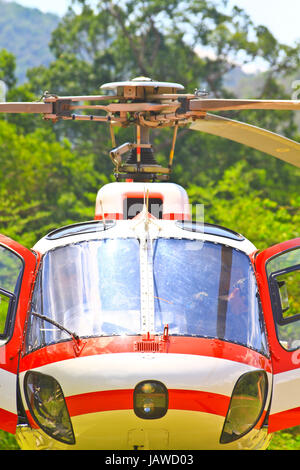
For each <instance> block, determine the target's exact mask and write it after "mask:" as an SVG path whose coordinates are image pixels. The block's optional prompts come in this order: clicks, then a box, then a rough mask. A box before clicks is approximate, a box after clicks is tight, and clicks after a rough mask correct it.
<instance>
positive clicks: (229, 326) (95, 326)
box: [26, 238, 267, 353]
mask: <svg viewBox="0 0 300 470" xmlns="http://www.w3.org/2000/svg"><path fill="white" fill-rule="evenodd" d="M150 253H151V260H150V261H151V262H150V263H149V260H148V261H147V269H146V272H147V273H148V274H147V275H148V284H147V286H149V289H148V291H147V295H148V298H150V303H151V308H148V307H147V308H146V309H145V306H143V305H144V304H143V301H144V299H143V295H144V294H143V290H145V285H143V284H142V278H143V276H142V272H145V266H143V263H144V261H143V259H144V258H143V257H142V256H141V244H140V242H139V240H138V239H135V238H124V239H121V238H120V239H99V240H89V241H83V242H79V243H74V244H70V245H65V246H63V247H58V248H55V249H53V250H51V251H49V252H47V253H46V254H45V255H44V257H43V260H42V265H41V268H40V271H39V274H38V278H37V282H36V285H35V289H34V294H33V300H32V306H31V310H32V315H31V317H30V325H29V328H28V331H27V341H26V343H27V350H28V351H31V350H33V349H36V348H39V347H41V346H44V345H46V344H51V343H54V342H57V341H61V340H64V339H66V338H67V337H68V335H67V333H66V332H65V331H63V329H59V328H57V327H56V326H55V325H54V324H53V323H50V322H49V321H47V320H45V317H47V318H49V319H51V320H54V321H55V322H57V323H59V324H60V325H62V326H64V327H65V328H66V329H68V330H70V331H73V332H75V333H76V334H77V335H80V336H112V335H123V334H126V335H137V334H141V333H143V332H144V330H143V328H144V326H143V325H144V321H145V318H144V317H145V315H146V316H147V315H148V316H153V319H152V323H151V324H152V325H154V333H155V334H162V332H163V330H164V326H165V325H168V326H169V334H170V335H185V336H186V335H192V336H200V337H210V338H220V339H225V340H227V341H232V342H237V343H240V344H244V345H247V346H249V347H252V348H254V349H256V350H258V351H261V352H264V353H265V352H266V351H267V346H266V339H265V334H264V328H263V324H262V321H261V317H260V310H259V302H258V298H257V287H256V281H255V277H254V273H253V270H252V266H251V264H250V261H249V258H248V257H247V256H246V255H245V254H244V253H242V252H241V251H238V250H236V249H234V248H230V247H227V246H225V245H221V244H217V243H212V242H208V241H205V242H202V241H200V240H193V239H166V238H158V239H155V240H153V241H152V245H151V252H150ZM148 258H149V257H148ZM149 268H150V270H149ZM148 300H149V299H148ZM34 313H38V314H39V316H35V315H34ZM41 315H43V317H44V318H41Z"/></svg>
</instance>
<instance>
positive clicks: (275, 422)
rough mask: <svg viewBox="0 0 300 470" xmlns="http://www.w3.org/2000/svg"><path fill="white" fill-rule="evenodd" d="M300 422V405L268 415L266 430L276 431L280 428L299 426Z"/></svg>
mask: <svg viewBox="0 0 300 470" xmlns="http://www.w3.org/2000/svg"><path fill="white" fill-rule="evenodd" d="M299 423H300V407H298V408H293V409H291V410H286V411H281V412H280V413H275V414H271V415H270V417H269V429H268V432H269V433H272V432H276V431H280V430H281V429H287V428H292V427H293V426H299Z"/></svg>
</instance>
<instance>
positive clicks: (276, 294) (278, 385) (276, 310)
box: [254, 238, 300, 432]
mask: <svg viewBox="0 0 300 470" xmlns="http://www.w3.org/2000/svg"><path fill="white" fill-rule="evenodd" d="M254 263H255V268H256V272H257V278H258V284H259V290H260V296H261V302H262V308H263V312H264V318H265V322H266V328H267V333H268V339H269V346H270V353H271V360H272V366H273V394H272V402H271V409H270V416H269V432H275V431H278V430H280V429H285V428H289V427H293V426H298V425H300V238H295V239H293V240H289V241H287V242H284V243H279V244H278V245H274V246H272V247H270V248H268V249H266V250H264V251H262V252H260V253H258V254H257V255H256V257H255V261H254Z"/></svg>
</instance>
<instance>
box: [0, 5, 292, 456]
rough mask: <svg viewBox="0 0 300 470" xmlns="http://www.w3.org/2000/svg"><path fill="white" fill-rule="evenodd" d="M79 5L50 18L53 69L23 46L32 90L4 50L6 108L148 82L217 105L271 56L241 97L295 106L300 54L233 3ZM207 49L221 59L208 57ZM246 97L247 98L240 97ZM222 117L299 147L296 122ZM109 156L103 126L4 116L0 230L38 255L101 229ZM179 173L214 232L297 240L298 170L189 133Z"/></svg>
mask: <svg viewBox="0 0 300 470" xmlns="http://www.w3.org/2000/svg"><path fill="white" fill-rule="evenodd" d="M73 3H74V5H75V6H76V7H80V11H81V12H80V13H75V11H74V9H73V8H70V9H69V11H68V13H67V14H66V15H65V16H64V17H63V18H62V19H61V21H59V22H58V21H57V19H56V18H51V21H52V23H51V25H50V26H49V27H50V28H51V30H52V35H51V39H50V42H49V50H50V53H49V54H50V55H49V56H47V59H46V60H44V59H43V57H42V56H41V55H40V52H39V50H38V49H35V47H33V42H34V43H35V44H34V46H35V45H36V43H37V42H39V39H37V40H36V41H32V42H31V43H30V44H28V46H26V48H24V47H23V49H22V50H23V51H26V54H29V51H31V52H30V53H31V54H33V58H35V59H36V58H38V59H39V62H38V63H37V62H36V61H33V59H32V61H31V65H30V68H28V69H27V74H26V78H24V77H23V80H22V79H20V75H19V73H18V75H17V69H18V67H19V64H18V62H16V58H15V55H14V54H13V53H12V51H11V50H7V49H5V48H3V49H1V50H0V80H3V81H4V82H5V83H6V85H7V87H8V91H7V100H8V101H25V100H38V99H40V97H41V96H42V94H43V92H44V91H45V90H49V91H51V92H52V93H57V94H60V95H68V94H74V95H79V94H96V93H99V86H100V85H101V84H103V83H106V82H110V81H117V80H124V79H130V78H134V77H135V76H140V75H145V76H148V77H151V78H153V79H157V80H161V81H164V80H165V81H173V82H178V83H182V84H183V85H184V86H185V89H186V91H187V92H192V91H194V89H195V88H201V89H203V88H206V89H207V90H208V91H209V93H210V97H221V96H222V97H237V95H236V94H235V93H236V91H235V88H234V86H231V87H229V86H228V77H230V76H231V77H232V76H233V75H232V74H234V73H235V72H236V69H237V67H236V65H235V64H236V62H237V61H239V62H240V63H241V62H244V63H247V62H249V61H252V60H254V59H255V58H258V57H262V58H264V60H265V62H266V63H267V65H268V69H267V71H266V72H265V73H263V74H260V76H259V77H258V78H257V79H256V81H255V87H250V86H249V82H246V85H244V87H243V86H239V88H238V90H239V96H238V97H249V98H252V97H255V98H273V99H284V98H287V99H290V98H291V94H292V92H293V91H294V90H293V88H292V81H293V79H294V78H295V77H297V74H298V75H299V71H300V59H299V57H300V54H299V52H300V44H295V46H294V47H291V46H286V45H284V44H280V43H279V42H278V41H277V40H276V38H275V37H274V36H273V35H272V34H271V33H270V32H269V31H268V29H267V28H266V27H264V26H263V25H255V24H253V23H252V21H251V18H249V17H248V16H247V15H246V14H245V12H244V11H243V10H242V9H239V8H234V9H233V10H232V11H231V12H230V13H229V14H225V13H224V11H225V10H224V5H225V4H226V0H218V1H217V0H200V1H199V0H197V1H194V0H186V1H180V0H159V1H158V0H144V1H140V0H134V1H133V0H124V1H123V2H117V1H114V0H105V1H101V2H100V1H99V2H98V4H97V6H95V7H94V8H92V7H91V5H90V2H89V1H88V0H75V1H74V2H73ZM94 3H95V2H94ZM5 5H7V4H5ZM0 6H1V8H2V6H3V5H2V2H1V0H0ZM25 10H26V9H25ZM76 11H78V10H76ZM13 18H14V17H13V16H12V23H14V19H13ZM43 18H44V17H43ZM43 21H44V20H43ZM45 21H47V22H49V21H50V18H49V17H47V18H45ZM51 21H50V22H51ZM56 21H57V23H56ZM24 22H25V19H24ZM5 24H6V23H5ZM48 24H49V23H48ZM24 25H25V26H24V27H25V29H26V28H29V26H27V25H26V23H24ZM37 26H38V28H37V31H39V32H41V31H42V30H43V29H44V23H40V22H37ZM47 27H48V26H47ZM30 28H31V25H30ZM53 28H54V29H53ZM0 31H3V29H2V27H1V18H0ZM10 34H11V33H10ZM0 44H2V42H1V34H0ZM208 46H209V48H210V51H212V52H213V56H210V57H208V56H205V55H203V54H200V53H199V51H201V50H203V48H205V47H208ZM7 47H8V46H7ZM239 71H240V69H239ZM21 76H22V74H21ZM243 90H247V96H241V93H242V92H243ZM223 115H224V116H228V117H230V118H233V119H238V120H244V121H247V122H248V123H250V124H254V125H257V126H260V127H264V128H267V129H269V130H271V131H274V132H278V133H281V134H283V135H285V136H287V137H289V138H292V139H295V140H298V141H299V140H300V133H299V125H298V122H299V121H297V119H298V118H297V117H296V115H295V114H294V113H292V112H268V111H266V112H265V111H247V112H245V111H243V112H239V113H236V112H230V113H223ZM152 137H153V144H154V148H155V150H156V156H157V159H158V160H159V161H161V162H164V161H165V159H166V157H167V156H168V151H169V149H170V145H171V139H172V133H171V132H170V131H169V130H166V129H164V130H162V131H160V132H158V131H153V133H152ZM132 138H133V136H131V131H128V130H126V129H120V130H119V131H118V133H117V141H118V142H120V143H121V142H123V141H124V140H125V139H126V141H127V140H132ZM110 148H111V142H110V138H109V131H108V129H107V128H106V126H105V125H103V124H98V125H97V124H95V123H87V122H84V123H82V122H81V123H80V122H75V123H73V122H67V123H66V122H58V123H56V124H53V125H52V124H50V123H49V122H44V121H43V120H42V119H41V118H40V117H37V116H23V115H7V116H2V117H1V118H0V181H1V185H0V231H1V232H2V233H5V234H6V235H8V236H10V237H12V238H14V239H16V240H17V241H19V242H20V243H22V244H25V245H26V246H28V247H30V246H32V245H33V244H34V243H35V241H36V240H37V239H38V238H40V237H41V236H43V235H44V234H45V233H47V232H48V231H50V230H51V229H53V228H55V227H57V226H60V225H65V224H68V223H72V222H77V221H82V220H87V219H92V218H93V215H94V203H95V197H96V193H97V191H98V189H99V187H100V186H101V185H103V184H104V183H106V182H109V181H113V177H112V175H111V173H112V167H111V163H110V160H109V158H108V157H107V155H108V152H109V150H110ZM175 164H176V165H175V168H174V172H173V175H172V180H173V181H176V182H177V183H178V184H181V185H183V186H184V187H186V189H187V191H188V193H189V196H190V200H191V202H192V203H199V204H204V205H205V220H206V222H214V223H218V224H221V225H225V226H227V227H229V228H232V229H234V230H237V231H239V232H241V233H243V234H244V235H245V236H246V237H248V238H249V239H250V240H251V241H253V243H254V244H256V246H257V247H258V248H260V249H264V248H266V247H267V246H270V245H272V244H275V243H278V242H281V241H284V240H287V239H290V238H293V237H297V236H299V222H300V211H299V204H300V195H299V176H300V171H299V169H296V168H294V167H292V166H290V165H288V164H285V163H284V162H282V161H279V160H276V159H275V158H273V157H270V156H267V155H264V154H262V153H260V152H258V151H255V150H252V149H249V148H246V147H243V146H241V145H239V144H235V143H233V142H230V141H225V140H223V139H221V138H216V137H213V136H208V135H205V134H203V135H200V134H199V133H196V132H192V131H189V130H187V129H182V130H181V131H180V132H179V135H178V140H177V143H176V152H175ZM0 446H2V448H14V446H15V444H14V441H13V438H11V437H9V436H8V435H6V434H5V433H1V434H0ZM0 448H1V447H0ZM270 448H271V449H278V448H290V449H296V448H297V449H299V448H300V438H299V434H298V428H294V429H293V430H288V431H286V432H283V433H276V435H275V438H274V440H273V443H272V444H271V446H270Z"/></svg>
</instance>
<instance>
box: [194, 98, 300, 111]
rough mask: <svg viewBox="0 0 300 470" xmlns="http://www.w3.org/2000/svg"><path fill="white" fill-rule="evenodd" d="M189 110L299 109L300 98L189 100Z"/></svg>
mask: <svg viewBox="0 0 300 470" xmlns="http://www.w3.org/2000/svg"><path fill="white" fill-rule="evenodd" d="M189 108H190V111H229V110H239V109H270V110H281V111H283V110H286V111H296V110H300V100H241V99H235V100H231V99H228V100H223V99H206V98H205V99H198V100H190V106H189Z"/></svg>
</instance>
